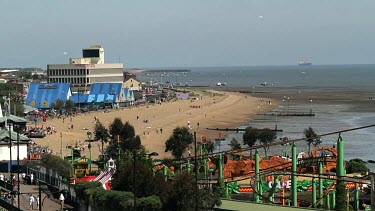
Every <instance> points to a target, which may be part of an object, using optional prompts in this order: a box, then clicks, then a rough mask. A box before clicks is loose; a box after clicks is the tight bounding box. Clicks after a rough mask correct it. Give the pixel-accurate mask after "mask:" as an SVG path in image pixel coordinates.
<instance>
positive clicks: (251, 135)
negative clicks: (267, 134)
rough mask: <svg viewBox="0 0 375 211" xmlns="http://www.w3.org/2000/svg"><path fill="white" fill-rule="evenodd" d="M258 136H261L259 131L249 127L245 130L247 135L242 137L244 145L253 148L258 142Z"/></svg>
mask: <svg viewBox="0 0 375 211" xmlns="http://www.w3.org/2000/svg"><path fill="white" fill-rule="evenodd" d="M258 136H259V130H258V129H256V128H253V127H251V126H249V127H247V128H246V129H245V133H244V134H243V136H242V137H243V143H244V144H247V145H248V146H249V147H252V146H254V144H255V143H256V142H257V140H258Z"/></svg>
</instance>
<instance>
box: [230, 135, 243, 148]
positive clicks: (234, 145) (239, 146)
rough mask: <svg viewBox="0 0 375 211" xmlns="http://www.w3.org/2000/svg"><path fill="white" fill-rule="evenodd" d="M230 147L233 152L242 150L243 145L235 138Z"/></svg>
mask: <svg viewBox="0 0 375 211" xmlns="http://www.w3.org/2000/svg"><path fill="white" fill-rule="evenodd" d="M229 146H230V149H231V150H236V149H241V144H240V143H239V142H238V140H237V139H235V138H232V140H231V141H230V143H229Z"/></svg>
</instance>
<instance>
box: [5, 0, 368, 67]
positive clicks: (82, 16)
mask: <svg viewBox="0 0 375 211" xmlns="http://www.w3.org/2000/svg"><path fill="white" fill-rule="evenodd" d="M374 9H375V1H374V0H362V1H349V0H329V1H327V0H284V1H281V0H266V1H265V0H232V1H230V0H204V1H202V0H185V1H182V0H148V1H146V0H134V1H127V0H106V1H104V0H79V1H77V0H33V1H29V0H17V1H15V0H2V1H1V3H0V20H1V24H0V27H1V28H0V43H1V51H0V67H40V68H43V69H46V68H47V64H64V63H68V59H69V58H71V57H81V56H82V48H86V47H89V46H90V45H93V44H99V45H102V46H103V47H104V49H105V60H106V62H107V63H114V62H119V61H120V62H121V63H124V64H125V67H126V68H143V67H202V66H203V67H205V66H258V65H262V66H263V65H295V64H297V63H298V62H299V61H309V62H312V63H313V64H374V63H375V36H374V35H375V22H374V20H375V13H374ZM64 52H65V53H64Z"/></svg>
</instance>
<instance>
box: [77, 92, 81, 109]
mask: <svg viewBox="0 0 375 211" xmlns="http://www.w3.org/2000/svg"><path fill="white" fill-rule="evenodd" d="M79 91H80V90H79V88H78V92H77V93H78V111H80V110H81V103H80V102H79Z"/></svg>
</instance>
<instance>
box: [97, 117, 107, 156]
mask: <svg viewBox="0 0 375 211" xmlns="http://www.w3.org/2000/svg"><path fill="white" fill-rule="evenodd" d="M94 135H95V137H94V140H95V141H101V142H102V154H104V143H107V142H108V138H109V134H108V129H107V128H106V127H104V125H103V124H102V123H101V122H98V123H96V125H95V128H94Z"/></svg>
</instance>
